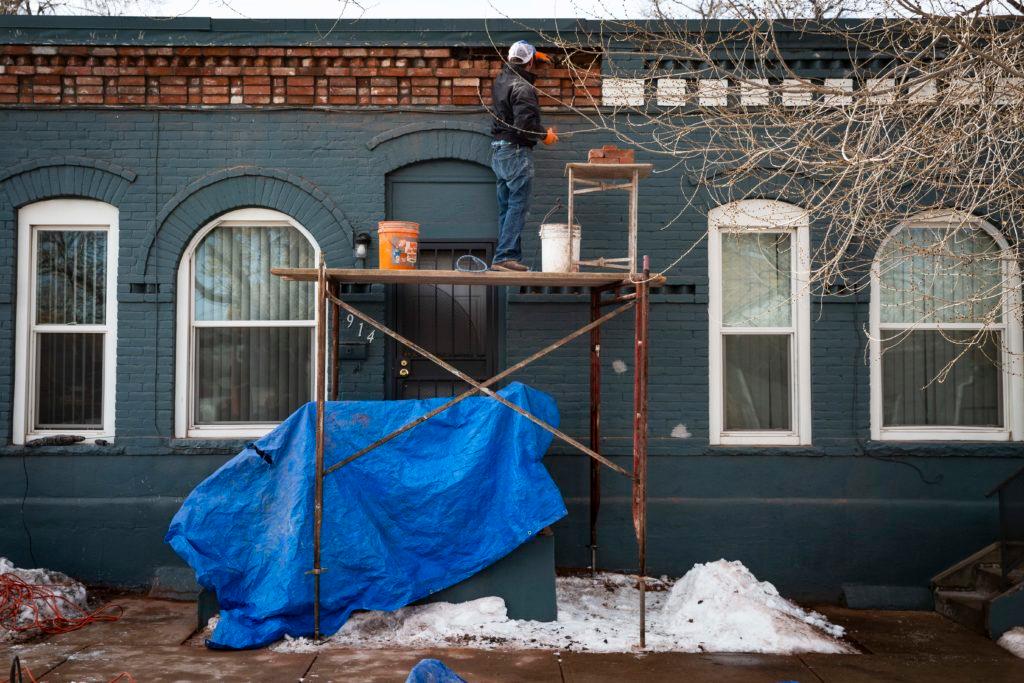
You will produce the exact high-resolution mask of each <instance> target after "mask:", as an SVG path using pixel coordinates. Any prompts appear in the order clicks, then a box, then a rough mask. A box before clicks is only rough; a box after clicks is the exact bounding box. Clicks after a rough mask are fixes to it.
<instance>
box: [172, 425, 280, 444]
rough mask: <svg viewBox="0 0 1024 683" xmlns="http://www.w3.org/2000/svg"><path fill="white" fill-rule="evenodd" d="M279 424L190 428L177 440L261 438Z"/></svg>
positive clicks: (250, 439) (249, 439)
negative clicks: (233, 427) (243, 427)
mask: <svg viewBox="0 0 1024 683" xmlns="http://www.w3.org/2000/svg"><path fill="white" fill-rule="evenodd" d="M277 427H278V425H276V424H268V425H258V426H253V427H247V428H245V429H190V430H188V432H187V433H186V434H185V436H179V437H176V438H175V440H176V441H232V440H234V441H240V440H248V441H252V440H253V439H260V438H263V437H264V436H266V435H267V434H269V433H270V432H272V431H273V430H274V429H277Z"/></svg>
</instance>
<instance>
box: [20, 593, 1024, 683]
mask: <svg viewBox="0 0 1024 683" xmlns="http://www.w3.org/2000/svg"><path fill="white" fill-rule="evenodd" d="M116 602H117V603H118V604H121V605H122V606H123V607H124V608H125V612H124V616H123V617H122V618H121V619H120V620H119V621H117V622H113V623H98V624H94V625H92V626H89V627H87V628H85V629H82V630H80V631H76V632H74V633H69V634H65V635H61V636H55V637H52V638H49V639H47V640H45V641H42V642H38V643H33V644H29V645H21V646H11V645H6V646H5V645H0V671H4V672H6V671H7V668H8V667H9V665H10V661H11V659H12V658H13V657H14V655H18V656H19V657H20V658H21V661H22V662H23V664H25V665H27V666H28V667H29V668H30V669H31V671H32V673H33V674H34V675H35V676H36V678H38V679H39V680H41V681H46V682H47V683H50V682H58V681H63V682H70V681H77V682H79V683H86V682H90V683H91V682H93V681H96V682H101V683H106V682H107V681H110V680H111V679H112V678H114V677H115V676H117V675H118V674H119V673H121V672H122V671H127V672H129V673H130V674H131V675H132V676H133V677H134V678H135V680H136V681H138V682H139V683H150V682H154V683H159V682H164V681H167V682H172V681H174V682H181V681H214V680H215V681H274V682H277V681H282V682H286V681H300V680H303V681H316V682H318V683H321V682H326V681H346V682H348V681H396V682H398V683H401V681H404V680H405V677H406V675H407V674H408V672H409V670H410V669H411V668H412V667H413V665H415V664H416V662H418V661H419V660H421V659H423V658H426V657H434V658H437V659H440V660H442V661H444V662H445V663H446V664H448V666H450V667H451V668H452V669H454V670H455V671H457V672H458V673H459V674H460V675H461V676H462V677H463V678H465V679H466V680H468V681H553V682H555V683H561V682H580V681H586V682H587V683H591V682H596V683H601V682H604V681H608V682H612V681H615V682H619V681H644V682H645V683H646V682H660V681H714V682H716V683H719V682H721V683H731V682H733V681H735V682H740V681H742V682H744V683H746V682H749V681H753V682H759V681H764V682H766V683H779V682H780V681H799V682H800V683H860V682H862V681H863V682H865V683H867V682H869V681H870V682H871V683H879V682H882V681H901V682H908V683H909V682H916V681H922V682H923V681H928V682H936V681H942V682H944V683H945V682H949V683H959V682H961V681H962V682H965V683H967V682H971V683H973V682H981V681H984V682H986V683H1000V682H1002V681H1006V682H1007V683H1010V682H1013V683H1021V682H1024V660H1021V659H1017V658H1016V657H1014V656H1013V655H1011V654H1009V653H1008V652H1006V651H1005V650H1003V649H1002V648H1000V647H998V646H997V645H995V644H994V643H992V642H991V641H989V640H987V639H986V638H983V637H981V636H978V635H976V634H974V633H971V632H970V631H967V630H965V629H963V628H962V627H960V626H958V625H956V624H954V623H953V622H950V621H948V620H946V619H944V618H943V617H941V616H939V615H937V614H934V613H931V612H877V611H862V610H849V609H844V608H839V607H818V608H817V609H818V610H819V611H822V612H824V613H825V614H827V616H828V617H829V618H830V619H831V620H832V621H833V622H835V623H838V624H841V625H843V626H845V627H846V628H847V629H848V631H849V635H850V639H851V641H853V642H854V643H855V644H856V645H857V646H858V647H859V648H861V650H862V651H863V652H864V654H861V655H798V656H777V655H743V654H681V653H652V654H644V655H637V654H590V653H572V652H562V653H558V652H551V651H547V650H526V651H523V650H519V651H488V650H471V649H464V648H450V649H431V650H335V649H332V650H323V651H320V652H317V653H309V654H295V653H276V652H271V651H269V650H250V651H244V652H214V651H210V650H207V649H206V648H205V647H202V644H201V643H199V642H197V639H196V638H194V637H193V630H194V629H193V627H194V623H195V605H194V604H193V603H185V602H168V601H162V600H150V599H145V598H137V597H130V598H125V599H121V600H117V601H116ZM26 680H27V679H26Z"/></svg>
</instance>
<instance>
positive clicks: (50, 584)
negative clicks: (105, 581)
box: [0, 557, 88, 642]
mask: <svg viewBox="0 0 1024 683" xmlns="http://www.w3.org/2000/svg"><path fill="white" fill-rule="evenodd" d="M3 574H11V575H13V576H15V577H17V578H19V579H21V580H22V581H24V582H25V583H28V584H32V585H34V586H45V587H46V588H47V590H48V591H49V592H51V593H53V594H55V595H57V596H59V597H58V599H57V600H56V601H55V602H56V606H57V608H58V609H59V610H61V612H63V614H64V615H65V616H69V617H70V616H80V613H81V612H85V611H87V609H88V603H87V596H86V592H85V586H83V585H82V584H81V583H79V582H78V581H75V580H74V579H72V578H71V577H70V576H68V575H66V574H61V573H60V572H55V571H52V570H49V569H22V568H19V567H15V566H14V563H13V562H11V561H10V560H8V559H7V558H5V557H0V575H3ZM60 598H63V599H60ZM54 616H55V614H54V610H53V607H52V606H51V604H50V603H49V602H48V601H46V600H43V599H36V600H32V601H28V602H26V603H24V604H22V605H21V609H20V610H19V611H18V616H17V617H16V618H15V621H14V629H8V628H4V627H3V626H0V642H5V641H13V642H21V641H25V640H31V639H32V638H35V637H37V636H39V635H40V631H39V629H35V628H31V629H28V630H25V631H21V630H15V629H21V628H25V627H26V626H29V625H31V624H33V623H34V622H35V621H36V619H37V618H38V619H50V618H52V617H54ZM8 626H9V624H8Z"/></svg>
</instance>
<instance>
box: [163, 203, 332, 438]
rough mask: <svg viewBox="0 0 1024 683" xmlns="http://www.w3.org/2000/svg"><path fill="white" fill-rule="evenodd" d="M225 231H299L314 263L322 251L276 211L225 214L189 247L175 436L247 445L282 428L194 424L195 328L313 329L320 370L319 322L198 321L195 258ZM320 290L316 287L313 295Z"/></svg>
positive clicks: (180, 296)
mask: <svg viewBox="0 0 1024 683" xmlns="http://www.w3.org/2000/svg"><path fill="white" fill-rule="evenodd" d="M221 226H227V227H231V226H246V227H263V226H265V227H282V226H288V227H292V228H295V229H296V230H298V231H299V233H300V234H301V235H302V236H303V237H305V238H306V240H308V241H309V243H310V245H311V246H312V247H313V263H314V264H315V263H319V262H320V246H319V245H318V244H317V241H316V240H315V239H314V238H313V235H311V234H310V232H309V231H308V230H306V229H305V228H304V227H302V226H301V225H299V223H298V222H296V221H295V220H293V219H292V218H291V217H290V216H288V215H287V214H284V213H281V212H280V211H274V210H272V209H260V208H249V209H238V210H236V211H231V212H229V213H226V214H224V215H222V216H220V217H219V218H217V219H216V220H214V221H211V222H210V223H208V224H206V225H205V226H203V228H202V229H201V230H200V231H199V232H197V233H196V235H195V237H193V238H192V241H191V242H189V244H188V247H187V248H186V249H185V252H184V255H183V256H182V258H181V263H180V264H179V266H178V282H177V289H176V291H177V321H176V326H175V327H176V332H175V341H176V343H175V373H174V435H175V437H176V438H179V439H183V438H207V439H247V438H256V437H260V436H263V435H264V434H266V433H267V432H269V431H270V430H272V429H274V427H276V426H277V425H278V424H280V423H279V422H267V423H246V424H244V425H243V424H240V425H239V426H237V427H226V426H223V425H218V426H202V425H196V424H194V423H193V397H194V395H195V391H194V387H193V384H192V378H193V377H194V376H195V375H194V372H193V370H194V366H193V363H194V360H195V359H194V354H193V352H192V351H193V349H194V348H195V332H194V330H195V328H196V327H203V326H208V327H233V326H234V327H308V328H309V343H310V345H311V346H312V349H313V353H312V356H311V362H312V363H313V367H314V368H315V367H316V356H317V350H316V344H315V343H314V342H315V340H314V335H315V332H316V318H315V314H314V317H313V318H311V319H310V320H253V321H248V320H244V321H243V320H238V321H223V320H218V321H215V322H204V321H195V320H194V312H195V311H194V308H195V296H194V292H193V289H192V285H193V282H194V278H193V275H194V265H195V252H196V248H197V247H198V246H199V244H200V242H202V241H203V238H205V237H206V236H207V235H208V234H209V233H210V232H212V231H213V230H214V229H215V228H218V227H221ZM317 287H318V285H314V291H316V288H317ZM315 375H316V373H312V372H311V373H310V384H309V397H310V400H312V398H313V395H314V391H315V387H316V379H315Z"/></svg>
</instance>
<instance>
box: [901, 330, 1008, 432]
mask: <svg viewBox="0 0 1024 683" xmlns="http://www.w3.org/2000/svg"><path fill="white" fill-rule="evenodd" d="M885 334H889V335H895V334H897V333H885ZM976 334H977V331H976V330H956V331H954V330H943V331H939V330H914V331H911V332H909V333H906V334H905V335H904V334H898V336H896V337H892V338H890V339H883V341H882V394H883V395H882V402H883V403H882V412H883V424H884V426H886V427H905V426H965V427H966V426H969V427H1002V426H1003V406H1002V396H1003V388H1002V372H1001V371H1000V368H999V358H1000V354H1001V348H1002V341H1001V340H1002V335H1001V334H1000V333H998V332H994V333H989V334H987V335H985V337H984V339H983V340H982V341H977V340H974V341H972V340H973V339H974V337H975V336H976ZM950 363H953V365H952V367H951V368H950V370H949V373H948V374H947V375H946V377H945V379H944V381H941V382H940V381H939V380H938V378H939V377H940V375H942V373H943V370H944V369H945V368H946V367H947V366H948V365H949V364H950Z"/></svg>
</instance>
